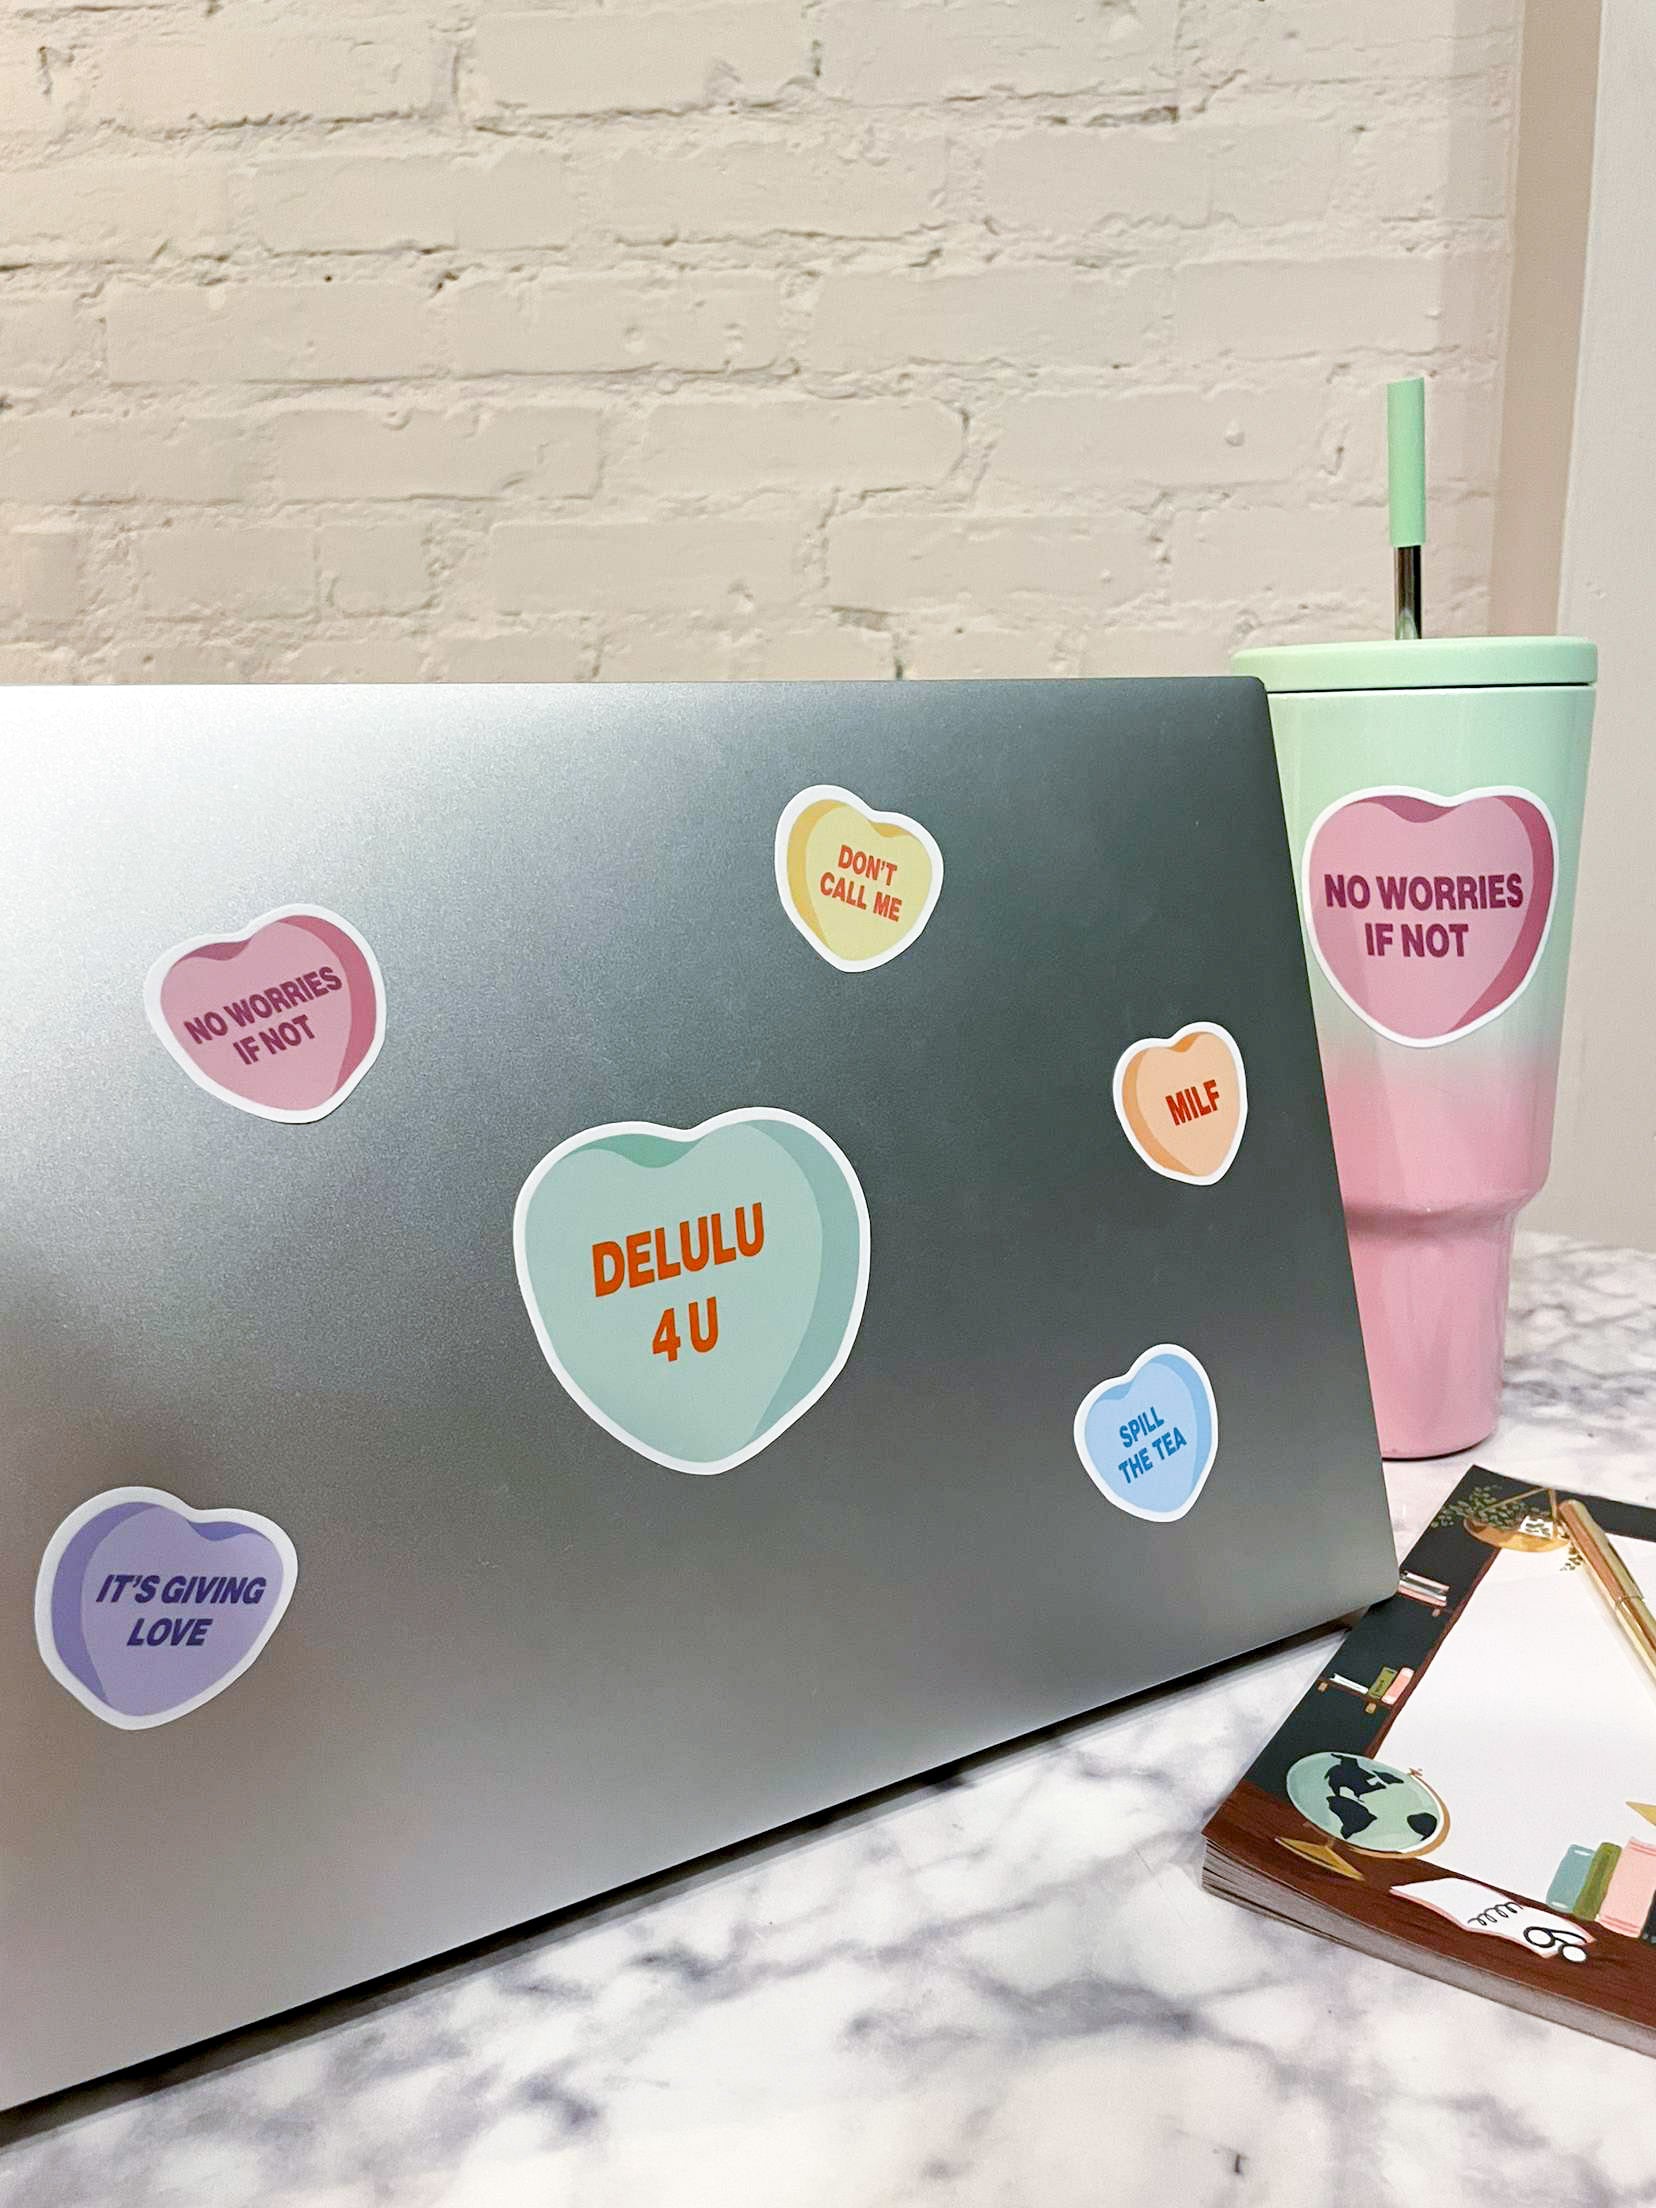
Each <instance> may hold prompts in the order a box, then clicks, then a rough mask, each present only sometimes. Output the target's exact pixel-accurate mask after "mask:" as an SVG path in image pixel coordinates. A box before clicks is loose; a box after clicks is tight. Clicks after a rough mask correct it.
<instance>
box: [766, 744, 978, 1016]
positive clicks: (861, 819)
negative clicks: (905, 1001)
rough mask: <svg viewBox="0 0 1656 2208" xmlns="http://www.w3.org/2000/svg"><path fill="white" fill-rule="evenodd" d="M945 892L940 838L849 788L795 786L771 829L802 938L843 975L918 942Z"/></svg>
mask: <svg viewBox="0 0 1656 2208" xmlns="http://www.w3.org/2000/svg"><path fill="white" fill-rule="evenodd" d="M942 887H943V854H942V852H941V851H940V850H939V849H938V847H937V839H936V838H935V837H934V836H933V835H932V834H931V832H930V830H929V829H926V828H922V827H921V825H920V823H919V821H917V820H911V819H910V818H909V816H908V814H907V813H876V812H874V811H873V810H872V809H871V808H870V807H869V806H867V805H865V804H864V803H863V802H862V799H861V798H860V797H857V796H855V795H854V794H853V793H852V792H851V791H850V790H842V789H841V788H840V787H839V786H838V784H836V783H827V782H820V783H817V784H816V785H814V787H812V788H811V789H808V790H801V791H800V793H799V795H798V796H797V797H796V798H795V799H794V800H793V801H792V803H791V804H790V805H789V806H788V807H787V808H786V810H785V811H784V812H783V815H782V818H781V819H780V820H779V821H778V822H777V824H776V888H777V894H778V895H779V896H780V898H781V899H782V909H783V911H784V912H785V913H786V914H787V916H788V918H789V919H790V920H791V921H792V922H793V924H794V926H795V927H796V928H797V929H798V930H799V932H800V934H801V935H802V936H803V937H804V938H805V940H806V942H807V943H809V944H810V946H811V948H812V950H814V951H815V952H816V953H817V954H818V955H819V956H820V957H822V958H825V959H826V960H827V961H828V963H829V965H830V966H835V967H838V969H839V971H840V972H841V973H842V974H860V973H866V972H867V971H868V969H869V968H870V967H873V966H883V965H885V964H886V962H887V961H888V960H889V959H893V958H896V957H897V956H898V954H899V953H900V952H902V951H906V950H907V949H908V948H909V946H910V945H911V944H912V943H914V942H915V941H916V939H917V938H918V937H919V934H920V931H921V930H922V929H923V928H924V927H925V925H926V922H927V921H928V920H929V919H930V918H931V916H932V913H933V912H934V910H935V909H936V906H937V899H938V893H939V892H940V891H941V889H942Z"/></svg>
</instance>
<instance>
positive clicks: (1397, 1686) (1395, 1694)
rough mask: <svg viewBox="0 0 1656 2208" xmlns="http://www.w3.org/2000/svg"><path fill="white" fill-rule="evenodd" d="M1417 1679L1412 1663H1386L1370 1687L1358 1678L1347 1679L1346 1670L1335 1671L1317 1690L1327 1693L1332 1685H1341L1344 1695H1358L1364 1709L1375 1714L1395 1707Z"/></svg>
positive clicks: (1371, 1714) (1320, 1692)
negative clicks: (1379, 1710)
mask: <svg viewBox="0 0 1656 2208" xmlns="http://www.w3.org/2000/svg"><path fill="white" fill-rule="evenodd" d="M1413 1680H1414V1670H1413V1667H1412V1666H1411V1665H1409V1664H1404V1665H1402V1666H1401V1667H1400V1666H1398V1665H1395V1664H1382V1665H1381V1667H1380V1669H1379V1670H1378V1671H1377V1672H1376V1673H1375V1675H1374V1677H1373V1679H1371V1680H1370V1681H1369V1683H1368V1685H1367V1686H1364V1685H1363V1684H1362V1682H1361V1681H1359V1680H1356V1679H1347V1678H1346V1677H1345V1676H1344V1675H1343V1674H1342V1673H1340V1672H1337V1671H1331V1672H1330V1673H1329V1674H1328V1676H1327V1677H1326V1678H1324V1679H1319V1680H1318V1681H1317V1692H1318V1693H1319V1694H1326V1693H1327V1692H1328V1690H1329V1688H1330V1687H1337V1688H1338V1689H1339V1690H1340V1692H1341V1693H1342V1694H1354V1695H1355V1696H1356V1697H1357V1699H1358V1701H1359V1702H1361V1703H1362V1705H1363V1708H1364V1710H1365V1711H1366V1712H1367V1714H1368V1715H1369V1716H1370V1717H1372V1716H1373V1715H1374V1713H1375V1711H1376V1710H1378V1709H1388V1710H1389V1709H1395V1708H1396V1706H1397V1705H1398V1703H1399V1702H1401V1701H1402V1699H1403V1697H1404V1696H1405V1695H1406V1694H1407V1693H1408V1691H1409V1688H1410V1686H1411V1684H1412V1683H1413Z"/></svg>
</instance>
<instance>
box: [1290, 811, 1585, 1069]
mask: <svg viewBox="0 0 1656 2208" xmlns="http://www.w3.org/2000/svg"><path fill="white" fill-rule="evenodd" d="M1557 888H1558V836H1557V831H1556V830H1555V828H1554V826H1553V819H1552V815H1551V814H1550V813H1549V812H1548V810H1547V808H1546V806H1545V805H1543V804H1542V802H1541V800H1540V799H1539V798H1538V797H1536V796H1534V795H1532V794H1531V792H1529V791H1528V790H1512V789H1479V790H1468V791H1467V792H1466V793H1465V795H1464V796H1461V797H1438V796H1434V795H1433V793H1432V792H1431V791H1430V790H1413V789H1376V790H1359V791H1357V792H1356V793H1355V795H1353V796H1351V797H1345V798H1341V799H1340V800H1339V802H1338V803H1337V804H1334V805H1330V806H1329V807H1328V809H1327V810H1326V811H1325V812H1324V813H1322V814H1320V815H1319V817H1318V819H1317V821H1316V822H1315V824H1314V825H1313V827H1312V830H1311V833H1310V835H1309V836H1308V837H1307V838H1306V841H1305V862H1304V881H1303V883H1302V891H1303V896H1304V903H1305V915H1306V925H1307V930H1308V932H1309V934H1310V937H1311V944H1312V948H1313V949H1314V950H1315V952H1316V954H1317V962H1318V964H1319V965H1320V966H1321V967H1322V970H1323V972H1324V973H1325V974H1326V975H1327V976H1328V979H1329V981H1330V983H1331V984H1332V985H1333V987H1334V988H1335V989H1336V990H1337V991H1338V992H1339V994H1340V995H1341V996H1342V997H1343V998H1344V999H1345V1001H1346V1003H1347V1004H1348V1005H1349V1006H1350V1007H1351V1009H1352V1011H1353V1012H1355V1013H1356V1014H1357V1016H1358V1018H1359V1019H1362V1020H1366V1021H1367V1023H1368V1025H1369V1026H1370V1027H1372V1028H1373V1029H1374V1030H1375V1032H1376V1033H1377V1034H1380V1035H1384V1036H1385V1037H1386V1038H1387V1040H1388V1041H1390V1042H1394V1043H1405V1044H1408V1045H1410V1046H1412V1047H1416V1048H1428V1047H1430V1046H1431V1045H1433V1044H1436V1043H1450V1042H1453V1041H1455V1039H1456V1038H1457V1037H1458V1036H1461V1035H1470V1034H1471V1033H1472V1031H1473V1029H1474V1028H1478V1027H1482V1026H1483V1025H1484V1023H1485V1021H1487V1020H1493V1019H1496V1018H1498V1017H1499V1016H1500V1014H1501V1013H1503V1012H1504V1011H1505V1010H1506V1009H1507V1007H1508V1005H1510V1004H1511V1003H1513V1002H1514V1000H1515V999H1516V998H1518V997H1519V996H1521V995H1522V994H1523V991H1524V989H1525V988H1526V986H1527V985H1528V983H1529V979H1530V976H1531V975H1532V974H1533V973H1534V972H1535V969H1536V966H1537V964H1538V962H1539V960H1540V957H1541V953H1542V951H1543V950H1544V949H1545V948H1546V942H1547V935H1548V932H1549V930H1550V929H1551V926H1552V914H1553V900H1554V897H1555V895H1556V892H1557Z"/></svg>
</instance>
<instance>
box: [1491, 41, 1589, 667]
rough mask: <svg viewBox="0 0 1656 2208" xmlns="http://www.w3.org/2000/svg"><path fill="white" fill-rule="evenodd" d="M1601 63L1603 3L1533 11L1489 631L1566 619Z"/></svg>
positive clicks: (1546, 629)
mask: <svg viewBox="0 0 1656 2208" xmlns="http://www.w3.org/2000/svg"><path fill="white" fill-rule="evenodd" d="M1598 60H1599V0H1570V5H1569V6H1568V7H1558V6H1554V5H1549V4H1547V0H1540V4H1538V5H1536V6H1533V7H1530V8H1526V9H1525V11H1524V29H1523V42H1522V61H1521V63H1520V68H1519V92H1518V119H1517V129H1516V139H1517V144H1516V148H1515V154H1516V159H1515V162H1514V180H1513V192H1512V232H1513V237H1512V285H1511V304H1510V306H1509V308H1508V312H1507V337H1506V363H1507V368H1506V376H1505V385H1504V393H1503V400H1504V404H1503V411H1502V428H1501V465H1500V477H1499V482H1498V485H1497V491H1496V500H1495V543H1494V548H1493V559H1492V563H1491V571H1490V588H1489V625H1490V627H1491V628H1492V629H1494V630H1495V631H1497V633H1499V634H1501V635H1505V636H1535V635H1541V636H1546V635H1550V634H1551V633H1552V631H1553V630H1554V628H1556V626H1557V623H1558V585H1559V574H1560V568H1561V563H1562V559H1563V549H1564V504H1565V498H1566V495H1567V492H1568V488H1569V478H1570V436H1571V429H1572V425H1573V422H1574V418H1575V394H1576V360H1577V355H1578V353H1579V351H1580V345H1581V294H1582V284H1583V278H1584V272H1585V269H1586V262H1587V218H1588V208H1589V206H1590V204H1591V200H1592V185H1593V114H1594V105H1595V101H1596V99H1597V94H1598Z"/></svg>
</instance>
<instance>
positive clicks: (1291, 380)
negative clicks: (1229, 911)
mask: <svg viewBox="0 0 1656 2208" xmlns="http://www.w3.org/2000/svg"><path fill="white" fill-rule="evenodd" d="M1519 6H1520V0H1388V4H1387V5H1385V6H1383V7H1382V6H1380V5H1369V4H1367V0H1365V4H1363V5H1355V4H1353V0H685V4H682V5H680V4H677V0H607V4H606V0H541V4H536V0H407V4H405V5H402V6H398V5H396V4H395V0H328V4H327V5H324V4H323V0H215V4H212V5H209V6H207V7H203V6H202V5H201V0H104V4H100V5H70V4H65V0H0V679H6V680H34V679H39V680H108V681H123V682H140V681H162V680H177V681H198V680H199V681H211V680H220V681H222V680H236V679H248V678H267V679H269V678H275V679H286V680H294V681H300V680H304V681H313V680H331V679H344V678H357V679H379V680H412V679H420V678H424V679H445V680H459V679H476V678H486V677H498V678H502V679H520V680H521V679H531V678H535V677H542V678H547V679H567V678H587V677H593V676H601V677H613V678H640V677H646V676H653V675H684V676H707V677H711V676H751V677H765V676H797V675H837V676H867V677H872V678H881V677H885V678H889V677H891V676H893V675H896V674H908V675H912V676H930V675H974V674H986V675H1021V674H1038V673H1049V672H1051V673H1086V674H1097V673H1131V672H1139V671H1146V672H1164V671H1165V672H1182V671H1189V670H1201V669H1213V668H1216V667H1219V666H1221V665H1222V664H1223V662H1224V660H1225V657H1226V655H1227V654H1228V652H1229V651H1230V650H1231V648H1232V647H1233V646H1234V645H1235V644H1237V643H1238V642H1241V641H1243V640H1246V639H1249V638H1253V637H1267V636H1283V637H1305V636H1316V635H1329V634H1335V633H1340V632H1353V631H1357V632H1362V631H1367V632H1370V633H1376V634H1378V633H1383V631H1384V628H1385V625H1386V620H1387V613H1388V592H1389V576H1388V561H1387V553H1386V543H1385V528H1384V519H1383V513H1382V508H1381V502H1382V496H1383V488H1384V486H1383V477H1382V449H1381V434H1380V425H1381V419H1382V413H1381V399H1380V391H1381V386H1382V385H1383V384H1384V382H1385V381H1386V379H1387V378H1388V377H1389V376H1392V375H1397V374H1401V373H1406V372H1409V371H1411V370H1413V369H1416V368H1424V369H1426V370H1428V371H1429V372H1430V373H1431V374H1432V375H1433V376H1434V378H1435V379H1436V394H1435V398H1434V407H1433V431H1434V435H1433V447H1432V465H1433V475H1434V491H1435V506H1434V543H1433V546H1432V549H1431V552H1430V555H1429V566H1428V590H1429V599H1428V603H1429V608H1430V613H1431V616H1432V618H1433V620H1434V622H1435V623H1436V624H1437V625H1438V626H1441V627H1458V628H1462V629H1465V628H1471V627H1475V626H1477V625H1478V624H1479V623H1480V622H1481V621H1482V619H1483V618H1484V608H1485V579H1486V574H1487V568H1488V554H1489V531H1490V526H1491V513H1492V493H1493V485H1494V465H1495V460H1494V456H1495V445H1496V438H1495V427H1496V415H1497V408H1498V401H1499V388H1498V383H1499V373H1498V371H1499V354H1500V340H1501V329H1502V321H1503V316H1504V306H1505V290H1506V280H1507V221H1506V210H1507V173H1508V152H1509V134H1510V120H1511V107H1512V89H1513V87H1512V72H1513V67H1514V63H1515V54H1516V30H1517V18H1518V13H1519Z"/></svg>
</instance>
